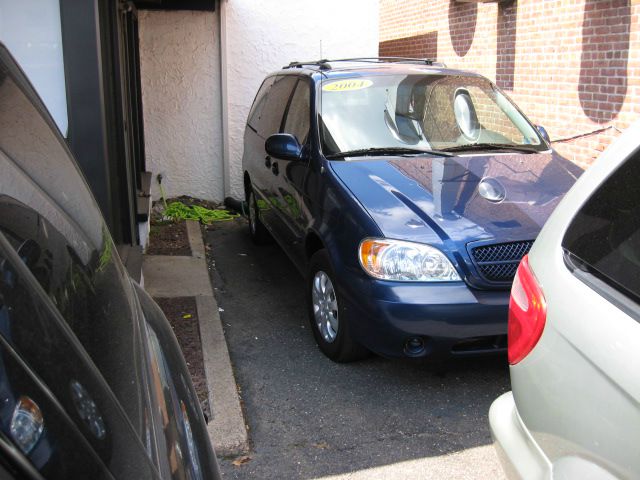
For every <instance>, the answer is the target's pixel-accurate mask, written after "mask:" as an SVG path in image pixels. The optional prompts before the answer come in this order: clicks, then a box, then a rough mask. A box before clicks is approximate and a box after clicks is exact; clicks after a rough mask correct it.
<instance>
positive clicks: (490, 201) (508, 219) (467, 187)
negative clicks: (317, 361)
mask: <svg viewBox="0 0 640 480" xmlns="http://www.w3.org/2000/svg"><path fill="white" fill-rule="evenodd" d="M331 167H332V169H333V171H334V172H335V174H336V175H337V176H338V177H339V178H340V179H341V180H342V181H343V182H344V184H345V185H346V186H347V188H349V189H350V190H351V192H352V193H353V194H354V195H355V196H356V197H357V199H358V200H359V201H360V203H361V204H362V205H363V206H364V208H365V209H366V210H367V211H368V212H369V214H370V215H371V217H372V218H373V219H374V221H375V222H376V223H377V225H378V226H379V227H380V229H381V230H382V232H383V234H384V236H385V237H388V238H396V239H403V240H410V241H417V242H423V243H430V244H436V245H437V244H447V243H450V242H451V241H453V242H455V243H456V244H460V243H464V244H466V243H468V242H471V241H476V240H495V241H496V242H503V241H515V240H532V239H534V238H535V237H536V236H537V235H538V233H539V231H540V229H541V227H542V225H543V224H544V222H545V221H546V220H547V218H548V217H549V215H550V214H551V212H552V211H553V209H554V208H555V207H556V205H557V204H558V202H559V201H560V200H561V198H562V196H563V195H564V194H565V193H566V192H567V190H568V189H569V188H570V187H571V186H572V185H573V183H574V182H575V181H576V180H577V178H578V177H579V176H580V174H581V173H582V169H580V168H579V167H577V166H576V165H575V164H573V163H571V162H570V161H568V160H566V159H565V158H563V157H561V156H559V155H558V154H557V153H555V152H548V153H539V154H538V153H535V154H511V153H509V154H501V153H498V154H491V155H477V154H472V155H460V156H455V157H381V158H368V159H366V160H361V159H352V160H348V161H333V162H331ZM458 248H459V247H458Z"/></svg>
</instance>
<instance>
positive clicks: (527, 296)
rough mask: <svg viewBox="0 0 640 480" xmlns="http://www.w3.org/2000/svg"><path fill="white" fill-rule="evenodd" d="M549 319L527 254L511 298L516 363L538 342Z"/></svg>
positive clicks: (511, 356)
mask: <svg viewBox="0 0 640 480" xmlns="http://www.w3.org/2000/svg"><path fill="white" fill-rule="evenodd" d="M546 319H547V302H546V301H545V299H544V295H543V293H542V290H541V289H540V286H539V285H538V282H537V281H536V277H535V276H534V275H533V272H532V271H531V267H530V266H529V258H528V256H525V257H524V258H523V259H522V262H520V266H519V267H518V271H517V272H516V278H515V279H514V280H513V286H512V287H511V299H510V300H509V327H508V335H507V340H508V344H509V352H508V356H509V363H510V364H511V365H515V364H516V363H518V362H519V361H520V360H522V359H523V358H524V357H526V356H527V355H528V354H529V352H530V351H531V350H533V347H535V346H536V343H538V340H540V336H541V335H542V331H543V330H544V324H545V321H546Z"/></svg>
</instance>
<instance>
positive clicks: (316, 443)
mask: <svg viewBox="0 0 640 480" xmlns="http://www.w3.org/2000/svg"><path fill="white" fill-rule="evenodd" d="M213 228H214V229H213V230H210V231H208V232H207V236H206V242H207V244H208V245H211V250H210V252H209V253H210V265H211V267H212V268H211V270H210V272H211V274H212V280H213V285H214V288H215V289H216V290H215V291H216V296H217V300H218V303H219V305H220V307H221V308H222V309H223V311H222V312H221V316H222V321H223V324H224V329H225V334H226V338H227V343H228V346H229V351H230V354H231V360H232V362H233V364H234V369H235V374H236V379H237V382H238V385H239V388H240V390H241V396H242V399H243V401H244V407H245V415H246V418H247V422H248V424H249V428H250V430H249V435H250V438H251V442H252V453H251V460H250V461H249V462H247V463H246V464H244V465H242V466H240V467H236V466H233V465H232V463H231V462H230V461H229V460H223V461H222V462H221V467H222V470H223V472H224V476H225V477H226V478H318V477H323V476H327V475H337V474H344V473H347V472H351V471H356V470H362V469H367V468H371V467H376V466H381V465H389V464H394V463H398V462H404V461H407V460H412V459H418V458H423V457H432V456H440V455H445V454H448V453H452V452H458V451H461V450H465V449H470V448H473V447H478V446H482V445H488V444H490V443H491V438H490V435H489V430H488V421H487V412H488V410H489V406H490V404H491V402H492V401H493V400H494V399H495V398H496V397H497V396H498V395H500V394H501V393H502V392H505V391H507V390H509V376H508V369H507V366H506V359H505V358H493V359H483V360H467V361H458V362H455V363H453V364H451V365H450V366H449V370H448V371H447V373H446V374H444V375H441V374H437V373H436V372H434V371H433V369H431V368H429V367H428V366H427V365H424V364H422V363H413V362H408V361H398V360H386V359H383V358H380V357H375V356H373V357H371V358H369V359H367V360H365V361H362V362H358V363H352V364H346V365H340V364H335V363H333V362H331V361H330V360H328V359H327V358H325V357H324V356H323V355H322V353H321V352H320V351H319V350H318V348H317V347H316V345H315V342H314V340H313V336H312V334H311V331H310V329H309V326H308V320H307V317H306V312H305V305H304V297H303V282H302V278H301V276H300V274H299V273H298V272H297V270H296V269H295V268H294V267H293V265H292V263H291V262H290V261H289V260H288V258H287V257H286V255H285V254H284V253H283V252H282V251H281V250H280V249H279V248H278V247H277V246H276V245H269V246H264V247H256V246H254V245H253V244H252V243H251V241H250V240H249V237H248V234H247V230H246V229H247V226H246V223H245V222H244V221H241V220H238V221H235V222H224V223H219V224H216V225H215V226H214V227H213ZM211 259H212V260H211ZM480 476H481V475H480Z"/></svg>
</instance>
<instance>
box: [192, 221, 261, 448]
mask: <svg viewBox="0 0 640 480" xmlns="http://www.w3.org/2000/svg"><path fill="white" fill-rule="evenodd" d="M187 234H188V235H187V236H188V238H189V246H190V247H191V254H192V256H193V257H194V258H197V259H200V260H201V261H202V262H203V263H204V266H205V269H207V268H206V255H205V249H204V242H203V241H202V231H201V230H200V224H199V223H198V222H196V221H194V220H187ZM207 271H208V270H207ZM207 289H208V292H209V294H208V295H198V296H196V297H195V298H196V308H197V311H198V319H199V326H200V341H201V342H202V356H203V360H204V369H205V377H206V379H207V388H208V390H209V408H210V409H211V416H212V418H211V419H209V424H208V425H207V431H208V432H209V438H210V439H211V443H212V444H213V447H214V449H215V451H216V455H218V456H236V455H240V454H243V453H246V452H247V451H248V450H249V437H248V434H247V428H246V424H245V420H244V415H243V413H242V407H241V404H240V397H239V395H238V388H237V385H236V380H235V377H234V375H233V368H232V367H231V359H230V358H229V350H228V348H227V343H226V340H225V338H224V331H223V329H222V322H221V321H220V314H219V310H218V303H217V302H216V299H215V297H214V296H213V290H212V289H211V281H210V280H209V277H208V275H207Z"/></svg>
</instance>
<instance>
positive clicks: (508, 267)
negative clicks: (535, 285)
mask: <svg viewBox="0 0 640 480" xmlns="http://www.w3.org/2000/svg"><path fill="white" fill-rule="evenodd" d="M532 245H533V240H526V241H522V242H509V243H496V244H493V245H483V246H481V247H472V248H471V249H470V253H471V258H472V259H473V262H474V263H475V265H476V267H477V268H478V272H480V275H482V277H484V279H485V280H488V281H490V282H511V281H512V280H513V277H514V276H515V274H516V270H517V269H518V264H519V263H520V260H522V257H524V256H525V255H526V254H527V253H529V250H531V246H532Z"/></svg>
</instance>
